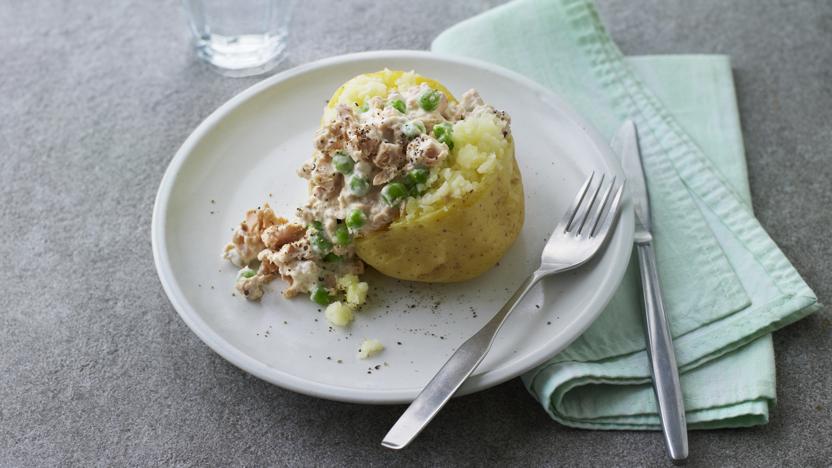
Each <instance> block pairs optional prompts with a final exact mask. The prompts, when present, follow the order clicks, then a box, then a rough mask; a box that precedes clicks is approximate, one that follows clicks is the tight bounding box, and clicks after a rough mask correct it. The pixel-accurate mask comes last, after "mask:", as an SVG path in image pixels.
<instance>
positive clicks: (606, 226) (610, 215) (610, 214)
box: [594, 182, 624, 240]
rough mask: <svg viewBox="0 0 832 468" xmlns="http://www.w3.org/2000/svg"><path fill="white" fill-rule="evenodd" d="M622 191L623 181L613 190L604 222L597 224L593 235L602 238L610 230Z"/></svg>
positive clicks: (618, 207)
mask: <svg viewBox="0 0 832 468" xmlns="http://www.w3.org/2000/svg"><path fill="white" fill-rule="evenodd" d="M622 193H624V183H623V182H622V183H621V185H620V186H619V187H618V190H616V191H615V197H613V199H612V203H610V208H609V211H607V216H606V217H605V218H604V222H603V223H602V224H601V225H600V226H598V229H597V230H596V231H595V234H594V235H596V236H599V237H601V239H602V240H603V239H604V238H605V237H606V236H607V234H608V233H609V230H610V226H612V224H613V222H614V221H615V218H616V216H618V211H619V210H620V208H621V194H622Z"/></svg>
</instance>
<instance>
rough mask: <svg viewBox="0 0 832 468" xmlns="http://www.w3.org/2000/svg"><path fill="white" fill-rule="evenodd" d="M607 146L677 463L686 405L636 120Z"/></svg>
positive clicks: (683, 453)
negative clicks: (615, 161) (632, 220)
mask: <svg viewBox="0 0 832 468" xmlns="http://www.w3.org/2000/svg"><path fill="white" fill-rule="evenodd" d="M611 146H612V147H613V149H614V150H617V152H618V155H619V157H620V158H621V166H622V168H623V170H624V176H625V177H626V178H627V185H628V187H629V190H630V198H631V200H632V203H633V211H635V214H636V228H635V236H634V242H635V244H636V248H637V250H638V260H639V270H640V271H641V286H642V290H643V293H644V314H645V315H644V326H645V334H646V336H647V354H648V357H649V360H650V372H651V374H652V376H653V391H654V393H655V395H656V403H657V406H658V409H659V418H660V420H661V424H662V431H663V433H664V439H665V444H666V445H667V451H668V454H669V455H670V458H671V459H672V460H674V461H682V460H684V459H686V458H687V456H688V435H687V425H686V421H685V406H684V401H683V400H682V387H681V385H680V383H679V369H678V367H677V366H676V355H675V352H674V350H673V340H672V338H671V335H670V327H669V326H668V321H667V314H666V313H665V310H664V303H663V301H662V293H661V283H660V281H659V275H658V269H657V268H656V254H655V250H654V249H653V233H652V221H651V219H650V197H649V192H648V191H647V183H646V182H645V172H644V164H643V161H642V158H641V148H640V147H639V141H638V130H637V128H636V125H635V123H634V122H632V121H629V120H628V121H627V122H624V124H623V125H622V126H621V128H620V129H619V131H618V133H617V134H616V136H615V138H614V139H613V141H612V143H611Z"/></svg>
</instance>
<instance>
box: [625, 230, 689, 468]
mask: <svg viewBox="0 0 832 468" xmlns="http://www.w3.org/2000/svg"><path fill="white" fill-rule="evenodd" d="M637 245H638V247H637V249H638V262H639V266H640V267H641V268H640V270H641V285H642V290H643V291H644V313H645V320H644V324H645V328H646V335H647V355H648V357H649V359H650V371H651V373H652V374H653V390H654V391H655V393H656V401H657V402H658V407H659V417H660V419H661V423H662V430H663V432H664V438H665V442H666V444H667V452H668V454H669V455H670V458H671V459H672V460H674V461H682V460H684V459H686V458H687V457H688V433H687V426H686V422H685V405H684V402H683V401H682V387H681V386H680V385H679V369H678V368H677V367H676V355H675V352H674V351H673V340H672V338H671V336H670V328H669V327H668V323H667V315H666V314H665V312H664V304H663V303H662V291H661V285H660V283H659V275H658V271H657V269H656V254H655V251H654V250H653V243H652V242H651V241H647V242H642V243H639V244H637Z"/></svg>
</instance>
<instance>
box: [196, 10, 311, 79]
mask: <svg viewBox="0 0 832 468" xmlns="http://www.w3.org/2000/svg"><path fill="white" fill-rule="evenodd" d="M182 5H183V7H184V9H185V12H186V14H187V17H188V22H189V23H190V27H191V32H193V35H194V46H195V48H196V53H197V56H199V58H201V59H202V60H204V61H205V62H206V63H208V64H210V65H211V66H212V68H213V69H214V70H216V71H218V72H220V73H222V74H223V75H226V76H252V75H259V74H261V73H265V72H267V71H269V70H271V69H272V68H274V67H275V66H277V64H278V63H280V61H281V60H283V58H284V57H285V52H286V38H287V36H288V32H289V20H290V18H291V15H292V9H293V8H294V6H295V0H182Z"/></svg>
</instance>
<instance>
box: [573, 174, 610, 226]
mask: <svg viewBox="0 0 832 468" xmlns="http://www.w3.org/2000/svg"><path fill="white" fill-rule="evenodd" d="M617 179H618V177H617V176H613V177H612V180H611V181H610V184H609V185H608V186H607V189H606V190H604V194H603V195H602V196H601V198H599V199H598V203H596V204H595V206H593V207H592V212H591V213H590V214H588V215H587V217H586V219H587V222H586V224H585V225H584V227H583V228H582V229H581V235H585V236H586V237H592V236H593V235H594V234H595V230H596V228H597V227H598V222H599V221H600V220H601V216H603V215H604V213H606V209H607V203H608V202H609V201H610V194H612V189H614V188H615V181H616V180H617Z"/></svg>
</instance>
